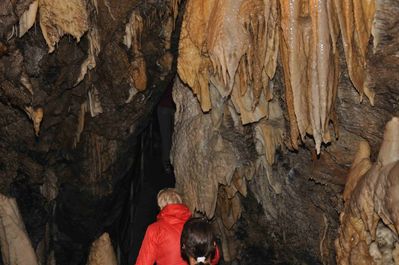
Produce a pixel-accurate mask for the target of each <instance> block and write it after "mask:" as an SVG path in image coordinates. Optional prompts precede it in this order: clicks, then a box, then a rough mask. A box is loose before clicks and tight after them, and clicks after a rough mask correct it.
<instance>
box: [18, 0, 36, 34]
mask: <svg viewBox="0 0 399 265" xmlns="http://www.w3.org/2000/svg"><path fill="white" fill-rule="evenodd" d="M38 7H39V0H35V1H33V2H32V3H31V4H30V5H29V9H28V10H26V11H25V12H24V13H23V14H22V16H21V17H20V19H19V37H22V36H23V35H24V34H25V33H26V32H27V31H28V30H29V29H30V28H31V27H32V26H33V24H34V23H35V20H36V14H37V10H38Z"/></svg>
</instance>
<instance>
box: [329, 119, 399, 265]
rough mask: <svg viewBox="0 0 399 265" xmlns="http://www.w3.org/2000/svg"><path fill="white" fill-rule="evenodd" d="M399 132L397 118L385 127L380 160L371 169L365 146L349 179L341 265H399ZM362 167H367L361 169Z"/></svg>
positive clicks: (338, 244) (340, 245)
mask: <svg viewBox="0 0 399 265" xmlns="http://www.w3.org/2000/svg"><path fill="white" fill-rule="evenodd" d="M398 131H399V118H396V117H395V118H393V119H392V120H391V121H390V122H388V124H387V125H386V127H385V133H384V141H383V143H382V146H381V149H380V152H379V155H378V159H377V161H376V162H375V163H374V164H373V165H372V166H371V167H370V162H368V161H367V159H368V158H367V157H366V156H367V153H368V151H367V150H366V152H365V153H363V151H362V150H365V149H367V147H364V146H365V144H364V143H362V144H361V147H360V148H359V152H358V156H357V157H356V158H355V161H354V162H355V163H354V165H353V166H352V168H351V171H350V173H349V177H351V178H354V179H355V180H352V179H348V183H347V185H349V186H347V187H346V188H345V193H344V196H345V198H346V200H347V201H346V203H345V208H344V211H343V212H342V213H341V216H340V221H341V226H340V230H339V237H338V239H337V240H336V242H335V245H336V250H337V262H338V264H344V265H345V264H348V265H349V264H398V263H397V261H396V260H395V259H396V258H395V257H396V256H395V255H396V253H397V250H396V247H395V244H397V242H398V232H399V215H398V213H399V135H398ZM362 153H363V154H365V155H362ZM362 164H363V167H364V168H360V167H359V166H360V165H362ZM368 167H370V168H369V170H368V171H367V172H365V170H364V169H367V168H368ZM359 175H360V176H359ZM356 183H357V184H356ZM351 191H352V192H351ZM395 262H396V263H395Z"/></svg>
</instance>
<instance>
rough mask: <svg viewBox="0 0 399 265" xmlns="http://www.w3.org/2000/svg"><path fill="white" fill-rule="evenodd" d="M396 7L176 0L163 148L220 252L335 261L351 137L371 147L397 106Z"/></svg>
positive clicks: (244, 260) (274, 260)
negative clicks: (167, 135)
mask: <svg viewBox="0 0 399 265" xmlns="http://www.w3.org/2000/svg"><path fill="white" fill-rule="evenodd" d="M250 6H251V8H249V7H250ZM197 10H201V12H199V13H198V12H196V11H197ZM394 12H397V4H396V2H395V1H361V2H359V1H347V2H345V3H343V2H342V1H325V2H320V1H293V0H292V1H280V2H279V3H278V4H276V3H275V2H274V1H201V2H198V1H188V2H187V10H186V13H185V16H184V21H183V28H182V34H181V36H180V38H181V42H180V54H179V58H178V73H179V77H180V78H181V81H182V82H183V84H181V83H180V81H177V82H176V86H175V94H174V98H175V101H176V103H177V106H178V109H177V110H178V111H177V114H176V124H175V126H176V134H175V140H174V148H173V151H172V157H173V160H174V162H173V163H174V166H175V173H176V182H177V185H178V188H179V189H180V190H182V192H184V193H185V199H186V201H187V203H188V204H189V205H190V207H191V209H193V210H197V211H200V212H204V213H205V214H207V215H208V217H213V216H215V219H216V221H215V223H216V226H217V227H218V229H219V237H220V238H221V239H222V249H223V252H224V253H223V254H224V257H225V259H226V260H228V261H233V260H236V261H237V262H238V263H239V264H266V263H265V260H264V259H267V262H270V264H278V263H279V262H287V263H289V264H300V263H303V262H304V263H306V264H336V262H337V260H336V258H335V256H336V249H335V246H334V239H335V238H336V237H337V235H338V227H339V225H340V222H339V213H340V212H341V211H342V210H343V200H342V193H343V190H344V186H345V184H346V182H347V180H348V179H349V176H350V174H351V173H350V171H349V169H350V165H351V164H352V161H353V158H354V157H355V153H356V150H357V147H358V143H359V142H362V141H364V140H366V141H367V142H368V143H369V144H370V146H371V149H370V150H371V154H370V155H371V157H372V158H373V159H375V158H376V157H377V150H378V149H379V146H380V144H381V142H382V136H383V131H384V126H385V124H386V123H387V121H388V120H390V119H391V118H392V117H393V116H395V115H398V111H399V108H398V94H399V89H398V85H397V82H395V80H396V79H397V75H396V74H395V73H396V72H397V69H398V66H399V61H398V60H397V58H398V57H397V56H396V55H395V53H394V52H393V51H394V50H395V49H396V50H397V48H398V45H399V43H398V33H397V32H396V28H397V27H394V26H393V25H395V24H396V23H397V19H396V17H397V16H395V15H393V13H394ZM269 23H270V24H269ZM276 25H277V27H274V26H276ZM233 29H234V30H233ZM273 32H274V33H273ZM265 36H267V38H266V39H264V37H265ZM273 36H274V37H273ZM262 47H263V48H262ZM264 47H265V48H264ZM276 47H279V49H277V50H276ZM274 52H277V57H274V56H276V55H274V56H269V57H268V56H267V55H268V54H269V55H271V54H274ZM273 58H277V61H276V62H277V63H276V64H275V65H274V66H273V62H274V60H273ZM257 60H259V61H260V62H261V63H259V61H258V62H257ZM248 66H249V69H248V68H247V67H248ZM271 66H273V67H272V68H269V67H271ZM270 69H273V71H268V70H270ZM190 90H191V91H192V92H191V93H190ZM364 96H366V97H367V100H366V99H365V97H364ZM195 97H196V98H197V100H195ZM238 102H241V103H242V104H241V103H240V104H241V105H240V104H239V103H238ZM201 110H202V112H201ZM227 135H228V136H227ZM229 136H230V137H229ZM226 150H230V151H227V152H226ZM276 150H277V154H276ZM366 168H367V167H366ZM363 170H366V169H365V168H363ZM348 175H349V176H348ZM216 193H217V195H215V194H216ZM255 209H257V210H255ZM341 229H345V228H341ZM237 239H239V240H237ZM337 251H340V250H339V249H338V250H337ZM256 255H259V257H262V258H257V257H255V256H256ZM340 262H341V259H338V263H340ZM353 264H356V263H353Z"/></svg>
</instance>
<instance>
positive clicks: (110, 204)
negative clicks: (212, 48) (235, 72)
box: [0, 0, 178, 265]
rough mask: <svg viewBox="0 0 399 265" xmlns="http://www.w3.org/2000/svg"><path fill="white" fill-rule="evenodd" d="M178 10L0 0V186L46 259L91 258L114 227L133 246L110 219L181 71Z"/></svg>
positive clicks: (125, 248)
mask: <svg viewBox="0 0 399 265" xmlns="http://www.w3.org/2000/svg"><path fill="white" fill-rule="evenodd" d="M177 14H178V10H177V3H176V1H108V0H105V1H97V0H90V1H85V0H74V1H36V0H28V1H9V0H5V1H1V3H0V21H1V22H0V23H1V25H0V28H1V29H0V112H1V113H2V114H1V118H0V127H1V128H0V191H1V192H2V193H4V194H6V195H8V196H13V197H15V198H16V201H17V203H18V205H19V208H20V211H21V215H22V219H23V221H24V223H25V224H26V229H27V232H28V234H29V236H30V238H31V241H32V245H33V248H34V250H35V251H36V252H37V253H36V254H37V256H38V257H39V260H40V263H41V264H58V265H61V264H84V263H85V261H86V259H87V257H88V254H89V248H90V244H91V243H92V242H93V241H94V240H95V239H96V238H98V237H99V236H100V235H101V234H102V233H103V232H105V231H110V230H112V231H113V234H112V235H111V237H112V239H113V244H114V245H115V247H118V248H119V258H120V257H123V258H124V256H125V255H129V252H130V249H129V245H128V244H127V243H126V242H129V241H130V240H131V238H128V237H129V235H128V233H126V231H122V232H121V234H122V235H119V234H117V235H116V234H115V231H116V230H117V229H114V228H113V227H118V229H119V227H120V226H121V225H120V223H123V222H124V221H123V220H120V218H121V216H122V214H121V213H122V211H126V209H127V208H126V207H127V206H126V205H128V202H129V198H130V193H131V185H132V184H133V183H136V182H137V179H138V178H139V176H138V175H137V172H138V171H137V170H135V168H137V167H139V165H140V163H139V161H138V157H140V149H139V146H140V145H139V142H138V135H140V133H141V132H142V131H143V129H144V128H145V127H146V124H147V123H148V120H149V117H150V115H151V114H152V110H153V107H154V106H155V105H156V104H157V102H158V101H159V98H160V97H161V95H162V93H163V91H164V90H165V89H166V86H167V85H168V83H169V82H170V80H171V79H172V77H173V76H174V71H175V68H176V62H174V61H175V56H176V44H171V41H172V39H174V40H176V39H177V38H176V36H175V35H173V34H172V32H174V26H175V24H176V23H175V19H176V17H177ZM160 25H163V26H160ZM142 43H144V44H145V45H142ZM175 43H176V41H175ZM135 172H136V173H135ZM126 263H127V261H126ZM122 264H125V263H124V262H123V263H122Z"/></svg>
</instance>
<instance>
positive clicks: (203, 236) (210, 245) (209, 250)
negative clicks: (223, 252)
mask: <svg viewBox="0 0 399 265" xmlns="http://www.w3.org/2000/svg"><path fill="white" fill-rule="evenodd" d="M180 249H181V253H182V256H183V258H184V259H185V260H186V261H188V260H189V257H192V258H194V260H197V263H196V264H199V265H201V264H209V263H207V260H209V259H212V258H213V257H214V256H215V251H216V245H215V236H214V234H213V231H212V227H211V224H210V223H209V222H208V221H207V220H206V219H205V218H191V219H190V220H188V221H187V222H186V223H185V224H184V227H183V232H182V234H181V239H180ZM199 259H201V261H198V260H199ZM204 260H205V261H204Z"/></svg>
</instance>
